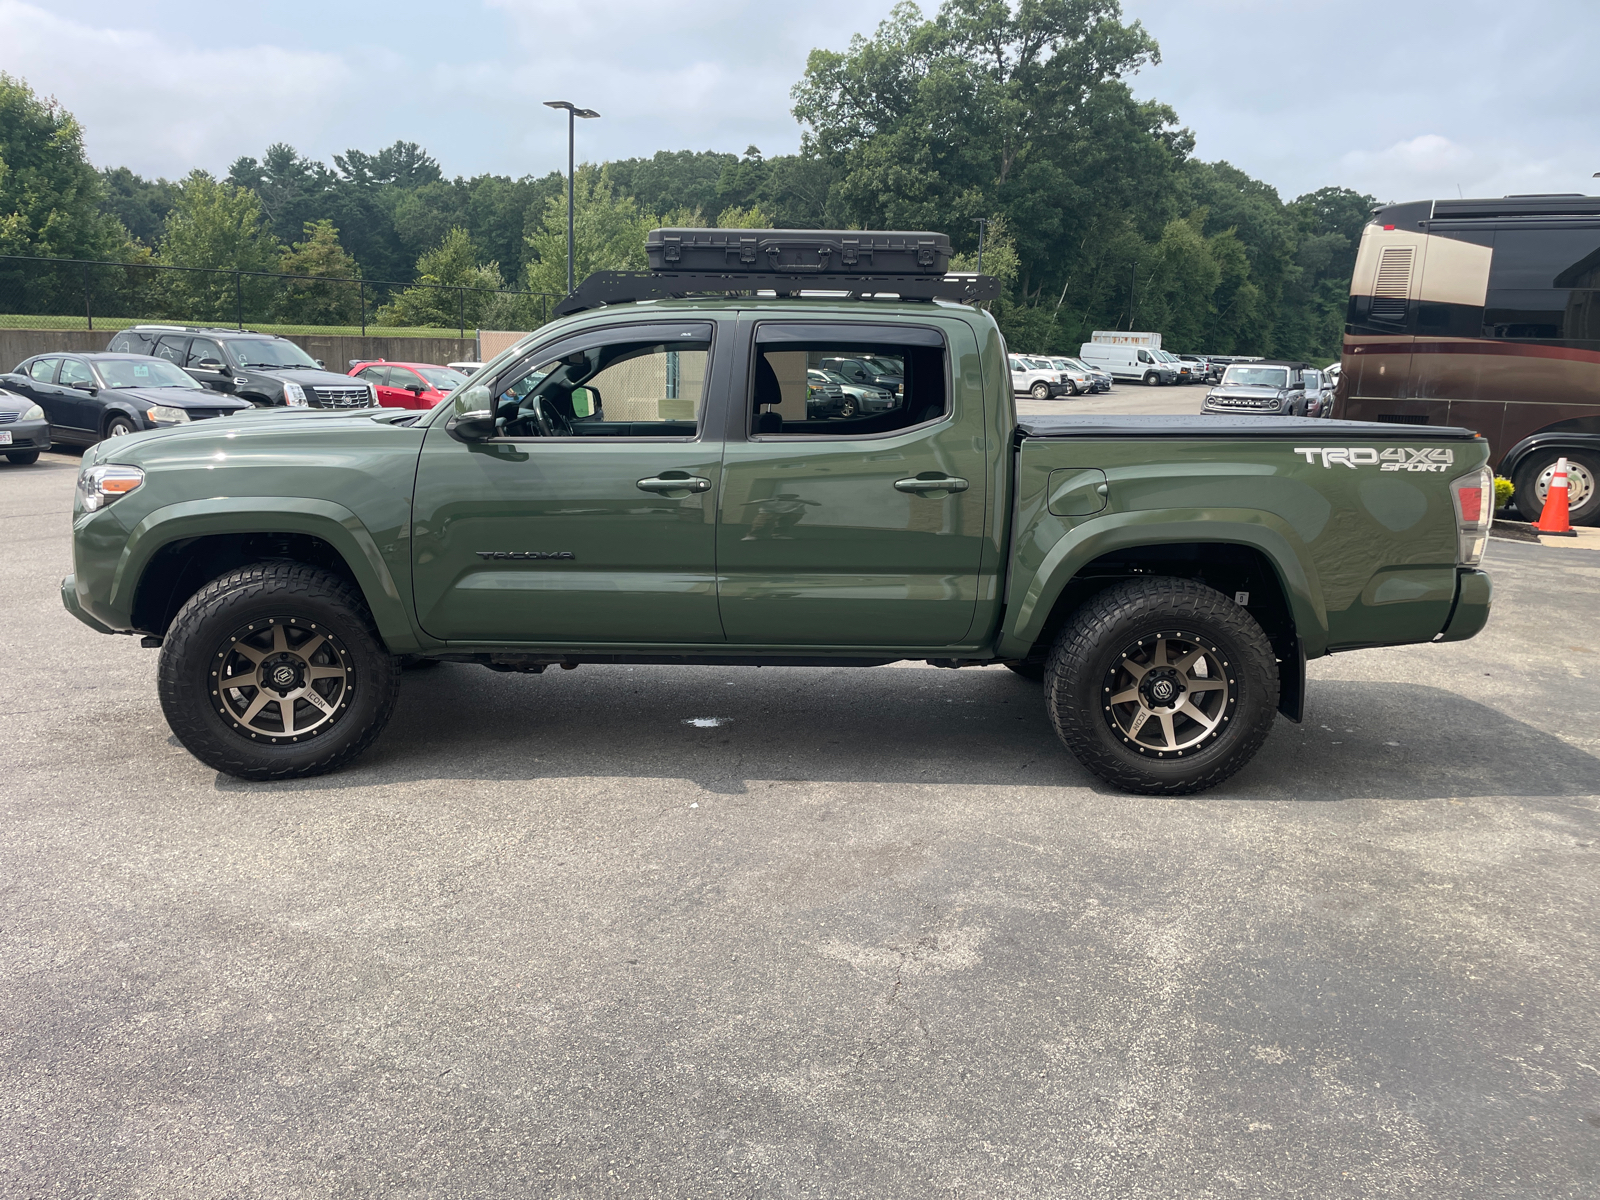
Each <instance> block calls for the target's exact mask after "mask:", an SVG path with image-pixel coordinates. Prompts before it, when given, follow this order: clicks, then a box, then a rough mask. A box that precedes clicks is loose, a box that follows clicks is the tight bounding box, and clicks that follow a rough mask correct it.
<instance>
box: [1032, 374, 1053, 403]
mask: <svg viewBox="0 0 1600 1200" xmlns="http://www.w3.org/2000/svg"><path fill="white" fill-rule="evenodd" d="M1028 392H1029V394H1030V395H1032V396H1033V398H1034V399H1035V400H1048V399H1050V385H1049V384H1048V383H1046V382H1045V381H1044V380H1042V379H1041V380H1040V381H1039V382H1038V383H1036V384H1034V385H1033V386H1032V387H1031V388H1029V389H1028Z"/></svg>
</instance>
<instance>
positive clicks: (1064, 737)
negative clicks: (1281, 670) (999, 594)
mask: <svg viewBox="0 0 1600 1200" xmlns="http://www.w3.org/2000/svg"><path fill="white" fill-rule="evenodd" d="M1183 634H1187V635H1189V639H1188V640H1189V641H1192V642H1194V643H1197V644H1201V645H1203V646H1205V647H1208V648H1209V649H1210V650H1211V651H1213V652H1214V657H1215V658H1216V660H1217V661H1218V663H1219V666H1220V667H1221V669H1222V674H1221V676H1220V677H1221V678H1222V679H1223V681H1224V683H1225V684H1226V687H1225V688H1224V689H1223V692H1222V694H1223V697H1224V700H1225V702H1226V707H1225V712H1224V713H1223V714H1222V715H1221V718H1220V720H1219V721H1218V722H1217V725H1218V728H1217V731H1216V732H1215V733H1214V734H1212V735H1208V740H1205V741H1203V742H1201V743H1200V744H1198V745H1196V746H1195V747H1194V748H1193V749H1191V750H1184V751H1168V752H1164V753H1161V754H1159V755H1158V753H1157V752H1156V750H1155V749H1154V748H1152V747H1147V748H1145V749H1143V750H1140V749H1135V748H1132V747H1131V744H1130V743H1129V742H1128V739H1127V738H1126V737H1125V736H1124V733H1123V730H1122V728H1121V727H1119V725H1118V723H1117V720H1116V718H1115V716H1114V714H1113V713H1112V709H1111V706H1110V705H1108V704H1107V703H1106V701H1107V699H1108V698H1109V695H1108V693H1109V692H1110V689H1109V687H1108V686H1107V681H1108V680H1109V679H1111V678H1114V674H1113V671H1114V668H1117V667H1118V664H1120V663H1122V662H1123V661H1124V655H1125V652H1127V651H1128V650H1129V649H1130V648H1132V647H1134V646H1136V645H1140V644H1146V643H1153V640H1154V639H1156V638H1158V637H1159V638H1174V639H1178V638H1179V635H1183ZM1230 696H1231V699H1229V697H1230ZM1045 704H1046V707H1047V710H1048V712H1049V715H1050V723H1051V724H1052V725H1053V726H1054V727H1055V731H1056V735H1057V736H1058V737H1059V738H1060V739H1061V741H1062V743H1063V744H1064V745H1065V746H1066V747H1067V749H1068V750H1070V751H1071V752H1072V754H1073V756H1074V757H1075V758H1076V759H1077V760H1078V761H1079V762H1081V763H1082V764H1083V765H1084V766H1085V767H1087V768H1088V769H1089V770H1090V771H1093V772H1094V773H1095V774H1096V775H1098V776H1100V778H1101V779H1104V780H1105V781H1106V782H1107V783H1109V784H1111V785H1112V786H1114V787H1118V788H1122V789H1123V790H1124V791H1129V792H1138V793H1143V794H1145V795H1158V796H1159V795H1169V796H1171V795H1186V794H1189V793H1192V792H1199V791H1204V790H1205V789H1206V788H1210V787H1215V786H1216V785H1217V784H1219V783H1221V782H1222V781H1223V780H1225V779H1227V778H1228V777H1229V776H1230V775H1232V774H1233V773H1234V772H1235V771H1237V770H1239V769H1240V768H1241V767H1243V766H1244V765H1245V764H1246V763H1248V762H1249V761H1250V760H1251V759H1252V758H1254V757H1255V755H1256V752H1257V751H1258V750H1260V749H1261V744H1262V743H1263V742H1264V741H1265V740H1266V738H1267V734H1268V733H1270V732H1271V730H1272V724H1273V716H1274V714H1275V712H1276V711H1277V705H1278V664H1277V659H1276V657H1275V656H1274V654H1273V652H1272V644H1271V642H1270V641H1268V639H1267V636H1266V634H1265V633H1263V632H1262V630H1261V626H1259V625H1258V624H1256V622H1255V620H1254V619H1253V618H1252V617H1251V616H1250V614H1249V613H1248V612H1247V611H1246V610H1245V609H1243V608H1241V607H1240V606H1239V605H1237V604H1235V603H1233V601H1231V600H1230V599H1228V597H1226V596H1224V595H1223V594H1222V593H1221V592H1218V591H1216V590H1214V589H1212V588H1209V587H1206V586H1205V585H1203V584H1199V583H1195V582H1194V581H1192V580H1188V579H1176V578H1171V577H1164V576H1157V577H1152V578H1149V579H1135V580H1130V581H1128V582H1127V583H1121V584H1117V585H1115V586H1113V587H1111V588H1108V589H1106V590H1105V591H1103V592H1100V593H1098V594H1097V595H1095V596H1093V597H1092V598H1090V599H1089V600H1088V601H1086V602H1085V603H1084V605H1083V606H1082V607H1081V608H1080V609H1078V611H1077V612H1076V613H1074V614H1073V616H1072V618H1071V619H1070V620H1069V621H1068V622H1067V624H1066V627H1065V628H1063V629H1062V631H1061V633H1060V635H1059V636H1058V637H1057V638H1056V642H1055V645H1054V646H1053V647H1052V648H1051V651H1050V657H1049V659H1048V660H1047V662H1046V665H1045ZM1136 732H1137V731H1136Z"/></svg>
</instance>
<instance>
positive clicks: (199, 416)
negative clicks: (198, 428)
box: [189, 408, 234, 421]
mask: <svg viewBox="0 0 1600 1200" xmlns="http://www.w3.org/2000/svg"><path fill="white" fill-rule="evenodd" d="M233 411H234V410H233V409H231V408H226V409H224V408H191V409H190V410H189V420H191V421H207V420H210V419H211V418H212V417H220V416H221V415H222V414H223V413H225V412H233Z"/></svg>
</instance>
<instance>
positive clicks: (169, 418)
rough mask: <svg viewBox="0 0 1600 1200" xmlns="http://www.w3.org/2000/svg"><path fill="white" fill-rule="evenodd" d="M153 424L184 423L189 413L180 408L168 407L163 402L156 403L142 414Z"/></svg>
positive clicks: (187, 419)
mask: <svg viewBox="0 0 1600 1200" xmlns="http://www.w3.org/2000/svg"><path fill="white" fill-rule="evenodd" d="M144 415H145V416H147V417H149V418H150V421H151V423H152V424H155V425H186V424H188V422H189V414H188V413H187V412H185V411H184V410H183V409H181V408H169V407H168V406H167V405H165V404H158V405H156V406H155V407H154V408H152V409H150V410H149V411H148V412H146V413H145V414H144Z"/></svg>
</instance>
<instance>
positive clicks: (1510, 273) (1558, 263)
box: [1489, 227, 1600, 307]
mask: <svg viewBox="0 0 1600 1200" xmlns="http://www.w3.org/2000/svg"><path fill="white" fill-rule="evenodd" d="M1489 287H1490V289H1491V290H1494V291H1498V290H1501V289H1507V290H1511V291H1520V290H1529V289H1533V288H1571V287H1581V288H1592V287H1600V228H1596V227H1590V228H1587V229H1548V228H1542V229H1506V228H1504V227H1501V228H1499V229H1497V230H1495V235H1494V258H1493V259H1492V260H1491V263H1490V266H1489ZM1557 307H1559V306H1557Z"/></svg>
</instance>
